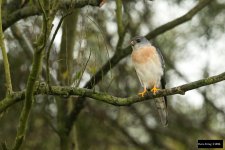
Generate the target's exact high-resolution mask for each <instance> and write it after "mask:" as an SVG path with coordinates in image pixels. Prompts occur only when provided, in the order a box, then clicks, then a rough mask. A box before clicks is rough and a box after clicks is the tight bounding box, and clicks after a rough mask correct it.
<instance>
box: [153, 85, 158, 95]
mask: <svg viewBox="0 0 225 150" xmlns="http://www.w3.org/2000/svg"><path fill="white" fill-rule="evenodd" d="M158 90H160V89H158V88H157V87H156V86H155V85H154V87H153V88H152V89H151V92H152V93H153V95H155V94H156V92H157V91H158Z"/></svg>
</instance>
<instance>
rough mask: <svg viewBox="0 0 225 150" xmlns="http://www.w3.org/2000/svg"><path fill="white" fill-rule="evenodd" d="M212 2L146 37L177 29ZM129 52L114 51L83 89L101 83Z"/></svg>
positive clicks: (203, 1) (199, 4) (210, 0)
mask: <svg viewBox="0 0 225 150" xmlns="http://www.w3.org/2000/svg"><path fill="white" fill-rule="evenodd" d="M212 1H213V0H201V1H199V3H198V4H197V5H196V6H195V7H193V8H192V9H191V10H189V11H188V12H187V13H186V14H185V15H183V16H182V17H179V18H177V19H174V20H173V21H171V22H168V23H166V24H164V25H162V26H160V27H158V28H156V29H155V30H153V31H152V32H150V33H149V34H147V35H146V37H147V38H148V39H149V40H150V39H152V38H155V37H156V36H158V35H160V34H162V33H164V32H166V31H169V30H170V29H172V28H175V27H177V26H178V25H181V24H183V23H185V22H187V21H188V20H190V19H191V18H193V17H194V16H195V15H196V14H197V13H198V12H199V11H200V10H202V9H203V8H204V7H206V6H207V5H208V4H209V3H210V2H212ZM131 51H132V49H131V47H130V46H128V47H126V48H124V49H121V48H118V49H117V50H116V53H115V54H114V55H113V57H112V58H111V59H110V60H108V61H107V62H106V63H105V64H104V65H103V66H102V67H101V68H100V69H99V70H98V71H97V72H96V74H95V75H93V76H92V77H91V79H90V80H89V81H88V82H87V84H86V85H85V87H86V88H92V87H93V85H95V84H97V83H98V82H99V81H101V79H102V78H103V76H105V75H106V74H107V73H108V71H109V70H110V69H112V68H113V67H114V66H116V65H117V64H118V63H119V61H120V60H122V59H123V58H125V57H126V56H127V55H129V54H130V53H131Z"/></svg>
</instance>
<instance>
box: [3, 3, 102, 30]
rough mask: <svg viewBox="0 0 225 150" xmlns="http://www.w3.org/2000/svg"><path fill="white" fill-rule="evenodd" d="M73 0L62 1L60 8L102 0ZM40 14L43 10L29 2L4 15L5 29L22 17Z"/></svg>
mask: <svg viewBox="0 0 225 150" xmlns="http://www.w3.org/2000/svg"><path fill="white" fill-rule="evenodd" d="M72 2H73V3H71V1H70V0H68V1H61V2H60V6H59V8H61V9H65V8H67V7H73V8H82V7H84V6H86V5H91V6H100V3H101V0H76V1H72ZM9 5H10V4H9ZM6 7H7V6H6ZM8 7H11V6H8ZM40 14H41V10H40V9H38V7H36V6H35V5H32V4H29V5H27V6H25V7H23V8H20V9H18V10H15V11H14V12H13V13H12V14H10V15H7V16H3V18H4V19H3V22H2V27H3V31H4V30H6V29H7V28H8V27H10V26H11V25H13V24H14V23H15V22H17V21H19V20H21V19H24V18H27V17H30V16H35V15H40Z"/></svg>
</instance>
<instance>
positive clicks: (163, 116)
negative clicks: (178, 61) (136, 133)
mask: <svg viewBox="0 0 225 150" xmlns="http://www.w3.org/2000/svg"><path fill="white" fill-rule="evenodd" d="M156 50H157V52H158V54H159V57H160V60H161V64H162V67H163V72H164V74H163V76H162V78H161V81H160V82H161V88H162V89H165V86H166V80H165V62H164V59H163V56H162V53H161V51H160V50H159V49H156ZM155 105H156V107H157V110H158V113H159V116H160V120H161V123H162V124H163V125H164V126H167V125H168V119H167V118H168V112H167V97H166V96H164V97H160V98H156V99H155Z"/></svg>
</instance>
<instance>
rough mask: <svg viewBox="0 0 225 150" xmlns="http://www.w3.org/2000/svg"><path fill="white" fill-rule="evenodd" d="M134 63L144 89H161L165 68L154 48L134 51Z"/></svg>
mask: <svg viewBox="0 0 225 150" xmlns="http://www.w3.org/2000/svg"><path fill="white" fill-rule="evenodd" d="M132 62H133V65H134V67H135V69H136V72H137V75H138V78H139V80H140V82H141V84H142V86H143V87H146V88H152V87H153V86H154V85H156V86H157V87H158V88H159V87H160V80H161V77H162V75H163V68H162V64H161V61H160V56H159V55H158V53H157V51H156V49H155V48H154V47H153V46H151V47H150V46H148V47H143V48H141V49H139V50H136V51H133V53H132Z"/></svg>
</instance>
